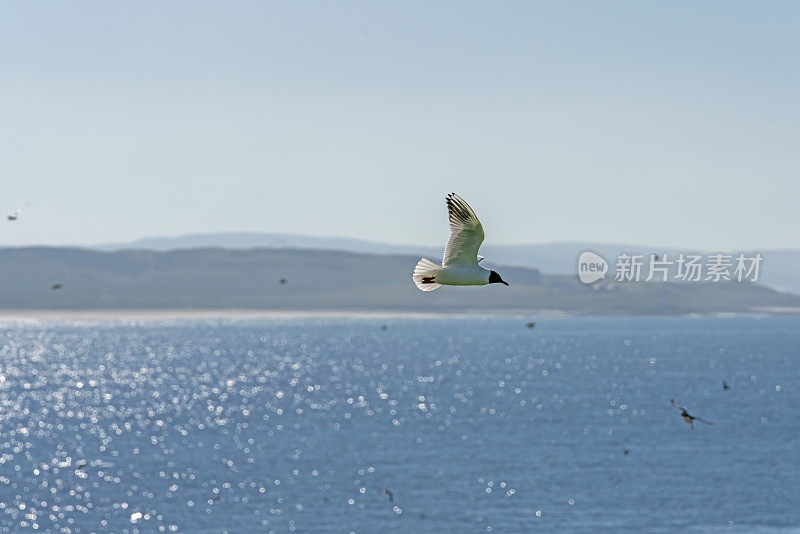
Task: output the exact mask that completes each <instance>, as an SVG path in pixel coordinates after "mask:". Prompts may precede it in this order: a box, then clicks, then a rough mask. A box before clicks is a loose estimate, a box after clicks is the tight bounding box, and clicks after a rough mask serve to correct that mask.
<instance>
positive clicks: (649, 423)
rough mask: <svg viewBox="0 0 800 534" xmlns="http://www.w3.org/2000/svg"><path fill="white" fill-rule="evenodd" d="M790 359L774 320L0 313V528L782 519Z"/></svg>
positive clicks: (798, 389) (344, 528) (360, 529)
mask: <svg viewBox="0 0 800 534" xmlns="http://www.w3.org/2000/svg"><path fill="white" fill-rule="evenodd" d="M530 320H535V321H536V326H535V328H533V329H530V328H527V327H526V324H525V323H526V322H528V321H530ZM383 325H385V327H386V328H385V329H383V328H382V326H383ZM799 358H800V318H798V317H789V316H787V317H777V316H762V317H730V318H710V317H702V318H632V317H614V318H591V317H588V318H587V317H582V318H551V317H541V318H532V317H519V316H516V317H417V318H397V317H395V318H385V317H384V318H381V317H366V318H357V319H355V318H291V319H257V320H127V321H125V320H116V321H45V322H37V321H18V322H14V321H5V322H3V323H0V532H27V531H38V532H74V533H78V532H86V533H88V532H131V533H133V532H191V533H205V532H215V533H222V532H230V533H233V532H276V533H277V532H310V533H326V532H331V533H334V532H335V533H339V532H345V533H347V532H356V533H365V534H366V533H376V532H381V533H391V532H398V533H407V532H414V533H424V532H448V533H464V532H533V531H542V532H720V531H726V532H727V531H731V532H790V531H792V532H796V531H799V530H800V386H798V383H800V359H799ZM723 380H724V381H726V382H727V384H728V385H729V386H730V389H728V390H724V389H723V388H722V382H723ZM671 398H674V399H675V400H676V401H677V402H678V403H680V404H682V405H685V406H686V407H687V408H688V410H689V412H690V413H693V414H695V415H697V416H699V417H702V418H704V419H707V420H709V421H711V422H713V426H709V425H704V424H701V423H699V422H695V428H694V430H692V428H691V427H690V426H689V425H688V424H686V423H685V422H684V421H683V420H682V418H681V417H680V414H679V413H678V411H677V410H676V409H675V408H673V407H672V406H671V405H670V399H671Z"/></svg>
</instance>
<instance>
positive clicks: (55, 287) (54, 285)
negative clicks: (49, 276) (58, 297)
mask: <svg viewBox="0 0 800 534" xmlns="http://www.w3.org/2000/svg"><path fill="white" fill-rule="evenodd" d="M62 287H64V286H62V285H61V284H53V285H52V286H50V289H52V290H53V291H55V290H56V289H61V288H62Z"/></svg>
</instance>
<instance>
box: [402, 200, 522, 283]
mask: <svg viewBox="0 0 800 534" xmlns="http://www.w3.org/2000/svg"><path fill="white" fill-rule="evenodd" d="M447 212H448V214H449V218H450V238H449V239H448V240H447V247H446V248H445V249H444V259H443V260H442V264H441V265H437V264H435V263H433V262H432V261H430V260H428V259H425V258H422V259H421V260H419V263H417V266H416V268H415V269H414V274H413V276H412V277H411V278H412V279H413V280H414V284H416V286H417V287H418V288H419V289H421V290H422V291H433V290H434V289H436V288H437V287H439V286H442V285H445V286H485V285H486V284H505V285H508V284H507V283H506V282H505V281H504V280H503V279H502V278H500V275H499V274H497V273H496V272H495V271H490V270H489V269H484V268H483V267H481V266H479V265H478V262H480V261H481V260H482V259H483V256H479V255H478V249H479V248H480V246H481V243H483V226H481V222H480V221H479V220H478V217H476V216H475V212H474V211H472V208H470V207H469V204H467V203H466V202H464V199H462V198H461V197H459V196H458V195H456V194H455V193H450V194H449V195H447Z"/></svg>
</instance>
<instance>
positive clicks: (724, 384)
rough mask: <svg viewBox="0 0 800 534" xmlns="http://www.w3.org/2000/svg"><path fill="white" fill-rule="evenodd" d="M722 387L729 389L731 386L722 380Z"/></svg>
mask: <svg viewBox="0 0 800 534" xmlns="http://www.w3.org/2000/svg"><path fill="white" fill-rule="evenodd" d="M722 389H731V387H730V386H729V385H728V383H727V382H725V381H724V380H723V381H722Z"/></svg>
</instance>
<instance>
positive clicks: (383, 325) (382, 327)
mask: <svg viewBox="0 0 800 534" xmlns="http://www.w3.org/2000/svg"><path fill="white" fill-rule="evenodd" d="M387 328H389V327H388V326H386V325H385V324H382V325H381V330H386V329H387Z"/></svg>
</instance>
